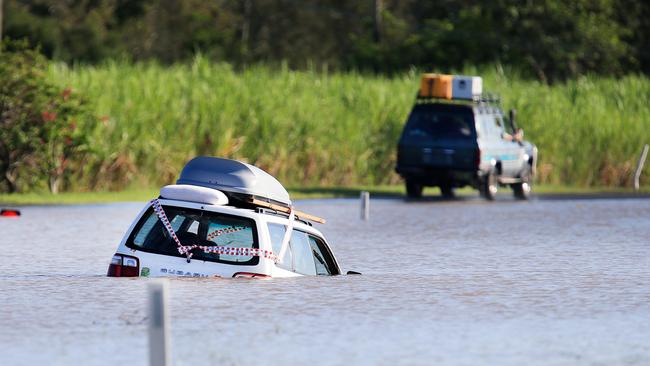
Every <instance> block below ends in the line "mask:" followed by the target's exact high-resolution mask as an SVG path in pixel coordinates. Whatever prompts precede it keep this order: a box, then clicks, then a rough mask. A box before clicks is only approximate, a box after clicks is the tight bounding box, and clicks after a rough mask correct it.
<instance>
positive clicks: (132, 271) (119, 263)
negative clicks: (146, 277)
mask: <svg viewBox="0 0 650 366" xmlns="http://www.w3.org/2000/svg"><path fill="white" fill-rule="evenodd" d="M139 273H140V262H139V261H138V258H136V257H131V256H129V255H124V254H115V255H114V256H113V258H111V264H109V265H108V273H107V274H106V275H107V276H108V277H138V274H139Z"/></svg>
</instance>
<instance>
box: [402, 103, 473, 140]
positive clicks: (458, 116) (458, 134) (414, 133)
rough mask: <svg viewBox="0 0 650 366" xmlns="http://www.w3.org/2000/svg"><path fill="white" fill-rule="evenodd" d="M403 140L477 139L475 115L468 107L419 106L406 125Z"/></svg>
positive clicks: (414, 109) (415, 108)
mask: <svg viewBox="0 0 650 366" xmlns="http://www.w3.org/2000/svg"><path fill="white" fill-rule="evenodd" d="M403 138H409V139H411V138H421V139H427V140H437V139H471V138H476V132H475V128H474V114H473V112H472V110H471V108H467V107H466V106H456V105H449V106H442V105H417V106H415V107H414V108H413V111H412V112H411V115H410V116H409V119H408V121H407V123H406V127H405V129H404V134H403Z"/></svg>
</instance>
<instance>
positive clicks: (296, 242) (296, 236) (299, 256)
mask: <svg viewBox="0 0 650 366" xmlns="http://www.w3.org/2000/svg"><path fill="white" fill-rule="evenodd" d="M291 249H292V250H293V264H294V268H293V269H294V272H297V273H300V274H304V275H312V276H314V275H316V264H315V263H314V255H313V254H312V249H311V246H310V245H309V238H308V236H307V234H305V233H303V232H301V231H296V230H294V231H293V233H292V234H291Z"/></svg>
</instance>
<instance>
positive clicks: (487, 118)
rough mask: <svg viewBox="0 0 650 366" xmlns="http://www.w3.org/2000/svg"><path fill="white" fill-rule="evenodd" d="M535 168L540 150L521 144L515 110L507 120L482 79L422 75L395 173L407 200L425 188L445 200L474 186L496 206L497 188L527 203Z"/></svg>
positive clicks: (525, 142)
mask: <svg viewBox="0 0 650 366" xmlns="http://www.w3.org/2000/svg"><path fill="white" fill-rule="evenodd" d="M536 163H537V148H536V147H535V145H533V144H531V143H530V142H528V141H524V140H523V131H522V130H521V129H519V128H517V126H516V124H515V112H514V110H511V111H510V116H509V117H506V116H505V115H504V114H503V111H502V110H501V107H500V101H499V99H498V98H497V97H494V96H492V95H484V94H483V93H482V79H481V78H480V77H476V76H474V77H471V76H452V75H438V74H424V75H423V77H422V80H421V85H420V90H419V91H418V95H417V98H416V103H415V105H414V106H413V109H412V110H411V113H410V115H409V117H408V120H407V122H406V125H405V126H404V129H403V131H402V135H401V137H400V140H399V144H398V148H397V166H396V169H395V170H396V172H397V173H398V174H399V175H401V176H402V178H404V180H405V183H406V192H407V195H408V197H410V198H419V197H421V196H422V190H423V188H424V187H426V186H434V187H439V188H440V191H441V193H442V195H443V196H445V197H453V195H454V188H458V187H464V186H471V187H473V188H476V189H478V190H479V192H480V194H481V196H483V197H485V198H486V199H488V200H493V199H494V198H495V195H496V193H497V190H498V187H499V186H510V187H511V188H512V190H513V193H514V196H515V197H516V198H518V199H527V198H528V197H529V195H530V192H531V186H532V181H533V176H534V174H535V166H536Z"/></svg>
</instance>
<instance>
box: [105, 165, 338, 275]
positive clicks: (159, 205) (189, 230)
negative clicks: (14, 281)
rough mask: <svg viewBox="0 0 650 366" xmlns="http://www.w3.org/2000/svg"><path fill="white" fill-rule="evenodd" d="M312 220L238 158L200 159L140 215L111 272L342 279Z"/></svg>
mask: <svg viewBox="0 0 650 366" xmlns="http://www.w3.org/2000/svg"><path fill="white" fill-rule="evenodd" d="M311 221H314V222H320V223H324V222H325V221H324V220H323V219H321V218H319V217H316V216H313V215H309V214H307V213H304V212H300V211H297V210H295V209H294V208H293V206H292V202H291V200H290V198H289V194H288V193H287V191H286V190H285V189H284V187H283V186H282V185H281V184H280V183H279V182H278V181H277V180H276V179H275V178H273V177H272V176H271V175H269V174H268V173H266V172H264V171H263V170H261V169H259V168H257V167H255V166H252V165H249V164H245V163H242V162H239V161H235V160H228V159H220V158H214V157H197V158H194V159H193V160H191V161H190V162H189V163H187V165H186V166H185V167H184V168H183V171H182V172H181V175H180V178H179V179H178V181H177V182H176V184H174V185H169V186H166V187H163V188H162V189H161V191H160V197H159V198H157V199H154V200H152V201H151V202H150V203H149V204H147V205H146V206H145V207H144V208H143V209H142V211H141V212H140V213H139V214H138V216H137V217H136V219H135V220H134V221H133V224H131V227H130V228H129V229H128V230H127V232H126V234H125V235H124V238H123V239H122V242H121V243H120V244H119V246H118V248H117V251H116V253H115V255H114V256H113V258H112V260H111V263H110V265H109V268H108V276H111V277H138V276H152V277H154V276H156V277H157V276H183V277H294V276H302V275H338V274H340V268H339V265H338V263H337V261H336V259H335V257H334V255H333V253H332V251H331V249H330V247H329V245H328V244H327V241H326V240H325V238H324V237H323V234H322V233H321V232H320V231H318V230H316V229H315V228H314V227H313V226H312V224H311Z"/></svg>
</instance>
